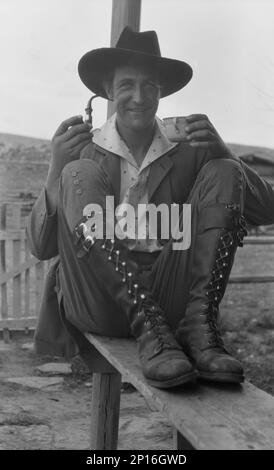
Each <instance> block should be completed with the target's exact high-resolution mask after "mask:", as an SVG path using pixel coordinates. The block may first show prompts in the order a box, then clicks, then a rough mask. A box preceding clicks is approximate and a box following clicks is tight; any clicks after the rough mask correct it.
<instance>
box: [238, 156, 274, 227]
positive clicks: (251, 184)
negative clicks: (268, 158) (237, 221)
mask: <svg viewBox="0 0 274 470" xmlns="http://www.w3.org/2000/svg"><path fill="white" fill-rule="evenodd" d="M241 166H242V168H243V170H244V175H245V180H246V200H245V210H244V212H245V216H246V218H247V220H248V221H249V222H250V223H251V224H252V225H270V224H274V188H273V187H272V186H271V184H270V183H269V182H268V181H266V180H265V179H264V178H262V177H261V176H259V174H258V173H257V172H256V171H255V170H253V168H250V167H249V166H248V165H247V164H246V163H244V162H243V161H242V160H241Z"/></svg>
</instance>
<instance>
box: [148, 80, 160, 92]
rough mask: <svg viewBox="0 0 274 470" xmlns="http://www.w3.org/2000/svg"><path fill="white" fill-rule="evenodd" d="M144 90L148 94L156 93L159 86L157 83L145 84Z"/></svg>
mask: <svg viewBox="0 0 274 470" xmlns="http://www.w3.org/2000/svg"><path fill="white" fill-rule="evenodd" d="M145 89H146V90H147V91H148V92H154V93H155V92H156V91H158V90H159V86H158V85H157V83H154V82H149V83H146V85H145Z"/></svg>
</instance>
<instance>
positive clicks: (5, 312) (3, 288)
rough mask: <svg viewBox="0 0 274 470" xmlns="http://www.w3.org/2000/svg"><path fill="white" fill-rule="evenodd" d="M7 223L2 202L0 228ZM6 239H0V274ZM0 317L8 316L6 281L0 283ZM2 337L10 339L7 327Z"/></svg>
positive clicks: (4, 269)
mask: <svg viewBox="0 0 274 470" xmlns="http://www.w3.org/2000/svg"><path fill="white" fill-rule="evenodd" d="M6 224H7V205H6V204H3V205H2V206H1V218H0V228H1V230H6ZM6 243H7V242H6V240H1V241H0V262H1V274H5V272H6ZM1 318H3V319H4V318H8V293H7V283H4V284H2V285H1ZM3 339H4V341H5V342H6V343H8V342H9V340H10V334H9V330H8V329H7V328H4V329H3Z"/></svg>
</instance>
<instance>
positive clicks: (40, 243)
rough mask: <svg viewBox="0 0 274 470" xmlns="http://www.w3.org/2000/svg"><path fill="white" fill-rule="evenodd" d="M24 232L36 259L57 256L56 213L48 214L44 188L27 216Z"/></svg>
mask: <svg viewBox="0 0 274 470" xmlns="http://www.w3.org/2000/svg"><path fill="white" fill-rule="evenodd" d="M26 230H27V238H28V243H29V247H30V250H31V253H32V254H33V255H34V256H36V258H38V259H40V260H46V259H50V258H53V257H54V256H56V255H57V254H58V245H57V211H55V212H54V213H52V214H49V212H48V208H47V195H46V190H45V188H43V190H42V191H41V193H40V195H39V197H38V199H37V200H36V202H35V204H34V206H33V208H32V211H31V213H30V215H29V216H28V220H27V228H26Z"/></svg>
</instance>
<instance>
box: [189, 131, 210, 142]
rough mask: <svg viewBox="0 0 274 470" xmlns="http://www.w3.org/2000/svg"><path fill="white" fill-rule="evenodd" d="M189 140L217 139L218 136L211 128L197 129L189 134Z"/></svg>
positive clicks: (205, 140)
mask: <svg viewBox="0 0 274 470" xmlns="http://www.w3.org/2000/svg"><path fill="white" fill-rule="evenodd" d="M187 140H193V141H196V140H197V141H204V142H207V141H216V140H217V139H216V136H215V135H214V134H213V132H211V131H210V130H202V131H195V132H192V133H191V134H189V135H188V136H187Z"/></svg>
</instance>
